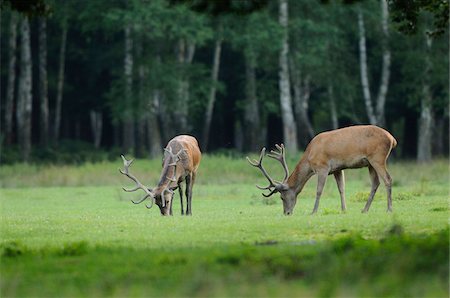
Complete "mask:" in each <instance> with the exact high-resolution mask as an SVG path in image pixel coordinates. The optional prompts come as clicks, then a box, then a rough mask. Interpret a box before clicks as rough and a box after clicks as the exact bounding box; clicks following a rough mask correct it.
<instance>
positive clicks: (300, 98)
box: [290, 61, 315, 146]
mask: <svg viewBox="0 0 450 298" xmlns="http://www.w3.org/2000/svg"><path fill="white" fill-rule="evenodd" d="M290 66H291V67H290V70H291V76H292V84H293V89H294V112H295V116H296V118H297V128H298V130H297V132H298V136H299V138H300V139H299V141H300V143H301V144H302V146H303V145H305V146H306V145H307V144H308V143H309V141H310V140H311V139H312V138H313V137H314V136H315V132H314V129H313V126H312V124H311V120H310V119H309V114H308V109H309V97H310V88H309V77H308V76H306V78H305V79H304V80H303V82H302V77H301V71H300V69H299V67H298V66H297V65H296V64H295V63H294V62H293V61H292V62H291V64H290Z"/></svg>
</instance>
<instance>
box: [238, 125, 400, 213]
mask: <svg viewBox="0 0 450 298" xmlns="http://www.w3.org/2000/svg"><path fill="white" fill-rule="evenodd" d="M396 145H397V141H396V140H395V138H394V137H393V136H392V135H391V134H390V133H389V132H387V131H386V130H384V129H382V128H379V127H377V126H374V125H356V126H350V127H346V128H341V129H336V130H332V131H327V132H323V133H320V134H318V135H317V136H315V137H314V138H313V139H312V140H311V142H310V143H309V144H308V147H306V150H305V153H304V154H303V156H302V158H301V159H300V161H299V162H298V164H297V166H296V167H295V169H294V171H293V172H292V173H291V175H289V170H288V167H287V164H286V159H285V152H284V146H283V144H281V145H275V146H276V148H277V149H278V151H274V150H272V151H271V152H270V153H269V154H268V156H269V157H271V158H274V159H276V160H278V161H279V162H280V163H281V164H282V166H283V168H284V173H285V176H284V179H283V181H282V182H278V181H275V180H273V179H272V178H271V177H270V176H269V174H267V172H266V170H265V169H264V167H263V165H262V159H263V157H264V155H265V152H266V148H263V149H262V150H261V155H260V157H259V161H256V160H254V161H253V162H252V161H251V160H250V159H249V158H248V157H247V160H248V162H249V163H250V164H251V165H252V166H254V167H257V168H259V169H260V170H261V172H262V173H263V174H264V176H265V177H266V178H267V180H269V185H268V186H266V187H260V186H258V185H257V186H256V187H258V188H259V189H262V190H269V191H270V193H268V194H263V195H264V196H265V197H269V196H271V195H273V194H274V193H277V192H279V193H280V194H281V199H282V201H283V209H284V214H285V215H291V214H292V211H293V209H294V206H295V204H296V203H297V196H298V194H299V193H300V192H301V191H302V189H303V187H304V186H305V184H306V182H307V181H308V180H309V178H311V177H312V176H313V175H314V174H317V178H318V180H317V193H316V202H315V204H314V209H313V211H312V214H314V213H316V212H317V209H318V208H319V200H320V196H321V195H322V190H323V187H324V185H325V182H326V180H327V176H328V175H331V174H333V175H334V178H335V179H336V183H337V187H338V190H339V194H340V197H341V208H342V211H345V210H346V209H347V208H346V205H345V194H344V188H345V181H344V171H343V170H344V169H355V168H362V167H368V168H369V174H370V179H371V181H372V190H371V192H370V195H369V198H368V200H367V203H366V206H365V207H364V209H363V210H362V212H363V213H365V212H367V211H369V208H370V205H371V204H372V200H373V197H374V195H375V192H376V191H377V188H378V186H379V185H380V181H379V178H381V180H383V182H384V184H385V186H386V190H387V211H388V212H391V211H392V198H391V186H392V179H391V176H390V175H389V173H388V171H387V170H386V160H387V158H388V156H389V153H390V152H391V150H392V148H395V146H396Z"/></svg>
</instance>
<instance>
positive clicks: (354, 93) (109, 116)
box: [0, 0, 449, 162]
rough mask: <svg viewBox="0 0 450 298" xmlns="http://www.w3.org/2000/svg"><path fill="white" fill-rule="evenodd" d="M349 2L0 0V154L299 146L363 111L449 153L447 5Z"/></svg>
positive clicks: (406, 144) (406, 153)
mask: <svg viewBox="0 0 450 298" xmlns="http://www.w3.org/2000/svg"><path fill="white" fill-rule="evenodd" d="M345 2H346V1H344V2H340V1H318V0H302V1H293V0H273V1H215V2H214V1H206V2H204V3H203V2H202V1H163V0H152V1H145V0H130V1H120V0H115V1H106V0H95V1H84V0H81V1H80V0H70V1H69V0H66V1H57V0H48V1H47V0H45V1H44V2H39V1H38V3H40V4H41V5H43V8H42V7H41V11H40V12H39V13H33V12H32V11H31V12H30V11H25V12H24V11H20V9H17V7H15V6H14V1H12V2H8V1H6V2H2V11H1V29H0V30H1V52H0V55H1V86H2V88H1V140H0V141H1V150H2V162H14V161H36V160H39V159H40V158H43V159H45V158H46V157H47V158H49V156H50V159H51V155H52V154H55V152H56V153H57V152H59V151H61V150H67V148H72V149H73V148H86V147H88V148H90V149H92V151H95V150H97V151H102V152H114V153H117V152H119V151H120V152H124V153H125V152H127V153H131V154H133V155H136V156H140V157H149V156H150V157H155V156H160V155H161V152H162V148H163V146H164V145H165V143H166V142H167V141H168V140H169V139H171V138H172V137H173V136H175V135H177V134H191V135H194V136H196V137H197V139H198V140H199V141H200V146H201V148H202V150H203V151H205V152H215V151H218V150H225V149H226V150H230V151H233V152H249V151H258V150H260V148H261V147H262V146H266V145H268V146H273V144H274V143H276V142H284V143H285V144H286V147H287V148H288V149H289V150H290V151H291V152H295V151H297V150H304V148H305V147H306V145H307V144H308V142H309V141H310V140H311V138H312V137H313V136H314V135H316V134H317V133H319V132H321V131H325V130H330V129H333V128H338V127H344V126H348V125H352V124H368V123H371V124H376V125H378V126H381V127H385V128H386V129H388V130H389V131H391V132H392V134H393V135H394V136H395V137H396V139H397V141H398V147H397V148H396V149H395V152H394V155H395V156H396V157H398V158H416V159H417V160H418V161H422V162H423V161H428V160H430V159H431V158H432V157H434V156H445V155H448V149H449V148H448V143H449V123H448V122H449V90H448V85H449V65H448V63H449V61H448V56H449V55H448V54H449V34H448V25H446V24H445V22H444V27H442V24H440V27H439V29H440V30H436V26H439V24H437V22H436V15H437V13H436V11H438V10H439V9H441V11H442V7H444V11H447V13H446V16H445V17H444V19H445V21H447V22H448V1H434V2H433V1H431V3H434V4H433V5H435V6H436V5H437V6H436V7H437V9H434V10H433V9H428V10H427V9H423V10H419V11H418V12H417V14H412V15H414V17H415V19H414V22H410V21H409V20H408V19H406V21H405V20H404V19H402V18H404V17H405V16H404V15H405V13H404V12H403V11H401V7H400V8H399V7H398V5H397V4H398V3H396V1H387V2H386V1H384V0H381V1H375V0H373V1H347V2H353V3H350V4H348V3H345ZM400 2H401V1H400ZM425 2H427V1H425ZM425 2H424V3H425ZM428 2H430V1H428ZM411 3H414V1H411ZM201 4H204V5H201ZM441 6H442V7H441ZM405 22H406V23H405ZM405 24H406V25H405ZM411 24H414V26H411ZM436 24H437V25H436ZM405 26H406V27H408V26H409V27H414V28H406V29H411V30H405ZM114 156H116V155H114Z"/></svg>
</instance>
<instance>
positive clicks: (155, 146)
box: [147, 90, 162, 158]
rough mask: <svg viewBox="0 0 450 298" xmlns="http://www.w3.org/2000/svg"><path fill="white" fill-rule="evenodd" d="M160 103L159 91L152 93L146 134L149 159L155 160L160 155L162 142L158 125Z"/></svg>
mask: <svg viewBox="0 0 450 298" xmlns="http://www.w3.org/2000/svg"><path fill="white" fill-rule="evenodd" d="M159 103H160V92H159V90H155V91H153V98H152V102H151V107H150V109H149V115H148V117H147V134H148V138H147V139H148V142H149V144H148V145H149V148H150V150H149V151H150V157H152V158H155V157H158V156H160V155H161V152H162V149H161V148H162V142H161V133H160V125H159V122H158V107H159Z"/></svg>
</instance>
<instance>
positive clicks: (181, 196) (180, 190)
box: [178, 182, 184, 215]
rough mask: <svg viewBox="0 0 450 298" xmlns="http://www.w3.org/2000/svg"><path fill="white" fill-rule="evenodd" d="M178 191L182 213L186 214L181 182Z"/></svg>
mask: <svg viewBox="0 0 450 298" xmlns="http://www.w3.org/2000/svg"><path fill="white" fill-rule="evenodd" d="M178 193H179V194H180V203H181V215H184V208H183V189H182V188H181V182H180V183H178Z"/></svg>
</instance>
